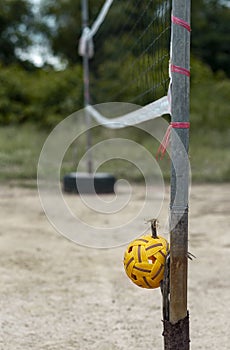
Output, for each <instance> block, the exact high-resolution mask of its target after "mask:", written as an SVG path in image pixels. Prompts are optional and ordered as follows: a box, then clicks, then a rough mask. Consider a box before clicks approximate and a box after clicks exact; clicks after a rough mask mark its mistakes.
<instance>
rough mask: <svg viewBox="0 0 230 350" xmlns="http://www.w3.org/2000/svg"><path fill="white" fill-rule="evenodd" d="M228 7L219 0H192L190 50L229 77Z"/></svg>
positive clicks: (229, 39) (229, 19)
mask: <svg viewBox="0 0 230 350" xmlns="http://www.w3.org/2000/svg"><path fill="white" fill-rule="evenodd" d="M229 23H230V7H229V5H228V4H227V2H225V1H221V0H193V1H192V52H193V54H194V55H196V57H198V58H200V59H202V60H203V61H204V62H205V63H207V64H208V65H209V66H210V67H211V68H212V70H213V71H215V72H216V71H218V70H223V71H224V72H225V73H226V74H227V75H228V77H230V65H229V61H230V26H229Z"/></svg>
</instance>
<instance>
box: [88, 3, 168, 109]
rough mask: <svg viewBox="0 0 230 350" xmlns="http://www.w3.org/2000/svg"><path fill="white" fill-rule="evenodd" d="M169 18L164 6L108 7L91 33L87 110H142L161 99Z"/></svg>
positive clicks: (165, 77)
mask: <svg viewBox="0 0 230 350" xmlns="http://www.w3.org/2000/svg"><path fill="white" fill-rule="evenodd" d="M170 13H171V1H170V0H149V1H143V0H139V1H133V0H128V1H123V0H116V1H113V4H110V8H109V10H108V12H107V14H106V17H105V18H104V21H103V22H102V23H101V25H100V27H99V28H97V29H98V30H97V31H95V32H94V49H95V50H94V56H93V57H92V59H91V61H90V72H91V74H90V95H91V104H96V103H102V102H112V101H119V102H131V103H135V104H139V105H146V104H148V103H150V102H153V101H155V100H157V99H158V98H160V97H162V96H164V95H166V94H167V89H168V85H169V73H168V66H169V46H170ZM92 27H93V25H92Z"/></svg>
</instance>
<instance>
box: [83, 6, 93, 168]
mask: <svg viewBox="0 0 230 350" xmlns="http://www.w3.org/2000/svg"><path fill="white" fill-rule="evenodd" d="M88 20H89V15H88V0H82V29H83V30H84V29H85V28H87V27H88ZM83 81H84V107H87V106H88V105H89V104H90V94H89V47H88V43H87V48H86V53H85V54H84V55H83ZM85 118H86V125H87V134H86V135H87V136H86V151H89V150H90V148H91V145H92V137H91V130H90V127H91V117H90V115H89V113H87V111H85ZM87 170H88V173H89V174H91V173H92V171H93V166H92V157H91V154H90V151H89V152H88V158H87Z"/></svg>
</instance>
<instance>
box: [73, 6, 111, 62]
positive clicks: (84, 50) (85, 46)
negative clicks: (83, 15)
mask: <svg viewBox="0 0 230 350" xmlns="http://www.w3.org/2000/svg"><path fill="white" fill-rule="evenodd" d="M112 3H113V0H106V1H105V3H104V5H103V7H102V9H101V11H100V13H99V15H98V16H97V18H96V20H95V22H94V23H93V25H92V27H91V29H90V28H89V27H86V28H84V30H83V33H82V36H81V38H80V41H79V47H78V53H79V55H80V56H85V55H88V56H89V57H90V58H92V57H93V55H94V45H93V37H94V35H95V34H96V33H97V31H98V29H99V28H100V26H101V24H102V23H103V21H104V19H105V17H106V15H107V13H108V11H109V9H110V7H111V5H112Z"/></svg>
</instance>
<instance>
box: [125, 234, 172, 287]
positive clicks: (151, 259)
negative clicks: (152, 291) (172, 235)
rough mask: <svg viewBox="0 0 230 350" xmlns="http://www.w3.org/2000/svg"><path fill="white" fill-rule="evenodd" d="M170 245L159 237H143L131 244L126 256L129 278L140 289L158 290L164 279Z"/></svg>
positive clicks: (126, 269) (126, 268)
mask: <svg viewBox="0 0 230 350" xmlns="http://www.w3.org/2000/svg"><path fill="white" fill-rule="evenodd" d="M168 252H169V244H168V242H167V241H166V239H165V238H163V237H160V236H158V238H153V237H152V236H150V235H148V236H141V237H140V238H138V239H136V240H135V241H133V242H132V243H130V244H129V246H128V248H127V249H126V251H125V255H124V268H125V271H126V273H127V275H128V277H129V278H130V279H131V280H132V281H133V282H134V283H135V284H136V285H138V286H139V287H142V288H158V287H159V286H160V282H161V281H162V279H163V277H164V267H165V261H166V256H167V254H168Z"/></svg>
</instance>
